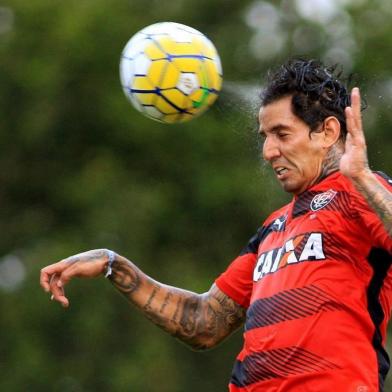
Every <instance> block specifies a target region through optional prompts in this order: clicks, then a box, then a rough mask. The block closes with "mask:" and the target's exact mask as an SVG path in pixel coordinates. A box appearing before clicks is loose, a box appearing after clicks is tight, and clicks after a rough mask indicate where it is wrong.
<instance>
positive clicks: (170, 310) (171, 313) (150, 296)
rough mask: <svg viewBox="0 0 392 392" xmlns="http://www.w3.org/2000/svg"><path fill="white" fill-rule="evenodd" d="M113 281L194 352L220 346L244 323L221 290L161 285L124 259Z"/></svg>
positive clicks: (116, 266) (119, 260)
mask: <svg viewBox="0 0 392 392" xmlns="http://www.w3.org/2000/svg"><path fill="white" fill-rule="evenodd" d="M109 279H110V280H111V282H112V283H113V285H114V286H115V287H116V288H117V289H118V290H119V291H120V292H121V293H122V294H123V295H124V296H125V297H126V299H127V300H128V301H129V302H131V303H132V304H133V305H135V306H136V307H137V308H138V309H139V310H140V311H142V313H143V314H144V315H145V316H146V317H147V318H148V319H150V320H151V321H152V322H153V323H154V324H156V325H158V326H159V327H161V328H162V329H164V330H165V331H166V332H168V333H169V334H171V335H173V336H175V337H177V338H178V339H180V340H182V341H183V342H185V343H187V344H188V345H190V346H191V347H192V348H194V349H205V348H209V347H212V346H214V345H216V344H217V343H219V342H220V341H221V340H222V339H224V337H226V336H227V335H228V334H229V333H230V332H232V331H233V330H234V329H236V328H237V327H238V326H239V325H240V323H241V322H240V321H239V319H238V317H237V316H238V312H239V309H238V307H237V306H235V305H234V304H232V303H230V301H228V300H227V297H225V296H224V295H221V294H222V293H220V292H219V290H217V289H216V290H212V294H211V293H205V294H196V293H193V292H190V291H187V290H182V289H178V288H175V287H171V286H167V285H164V284H161V283H159V282H156V281H154V280H153V279H151V278H150V277H148V276H147V275H146V274H144V273H143V272H142V271H141V270H140V269H138V268H137V267H136V266H135V265H134V264H133V263H131V262H130V261H129V260H127V259H125V258H123V257H121V256H118V255H117V256H116V260H115V262H114V263H113V266H112V274H111V276H110V277H109ZM240 313H241V316H240V319H242V317H243V314H242V311H241V310H240Z"/></svg>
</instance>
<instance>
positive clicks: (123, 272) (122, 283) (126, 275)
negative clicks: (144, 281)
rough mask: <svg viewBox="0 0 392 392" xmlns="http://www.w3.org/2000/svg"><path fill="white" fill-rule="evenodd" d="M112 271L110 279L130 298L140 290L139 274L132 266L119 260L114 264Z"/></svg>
mask: <svg viewBox="0 0 392 392" xmlns="http://www.w3.org/2000/svg"><path fill="white" fill-rule="evenodd" d="M112 271H113V272H112V274H111V275H110V276H109V279H110V280H111V282H112V283H113V284H114V285H115V286H116V287H117V289H118V290H119V291H121V292H122V293H123V294H124V295H126V296H129V295H131V294H132V293H133V292H134V291H136V290H137V289H138V288H139V286H140V277H139V274H138V272H137V271H136V270H135V269H134V268H132V266H131V265H128V264H127V263H125V262H123V261H120V260H117V261H116V262H115V263H113V266H112Z"/></svg>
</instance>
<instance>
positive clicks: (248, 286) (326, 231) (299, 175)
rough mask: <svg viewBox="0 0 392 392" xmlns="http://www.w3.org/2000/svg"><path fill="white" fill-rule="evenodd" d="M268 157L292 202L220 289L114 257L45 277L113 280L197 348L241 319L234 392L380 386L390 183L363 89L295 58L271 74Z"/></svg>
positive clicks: (67, 266)
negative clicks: (376, 156)
mask: <svg viewBox="0 0 392 392" xmlns="http://www.w3.org/2000/svg"><path fill="white" fill-rule="evenodd" d="M259 123H260V135H261V136H262V138H263V139H264V144H263V158H264V159H265V160H266V161H267V162H269V163H270V164H271V166H272V169H273V171H274V172H275V175H276V177H277V179H278V181H279V182H280V183H281V185H282V187H283V189H284V190H285V191H287V192H289V193H292V194H293V195H294V198H293V200H292V202H291V203H289V204H288V205H286V206H284V207H282V208H281V209H279V210H278V211H275V212H274V213H272V214H271V215H270V217H269V218H268V219H267V220H266V221H265V223H264V224H263V226H262V227H261V228H260V229H259V230H258V232H257V233H256V235H255V236H254V237H252V239H251V240H250V242H249V244H248V246H247V247H246V248H245V249H244V250H243V251H242V252H241V254H240V256H239V257H237V258H236V259H235V260H234V261H233V262H232V264H231V265H230V266H229V267H228V269H227V270H226V272H224V273H223V274H222V275H221V276H220V277H218V279H216V281H215V283H214V284H213V285H212V287H211V288H210V290H209V291H208V292H206V293H204V294H196V293H192V292H189V291H186V290H182V289H179V288H174V287H170V286H166V285H164V284H161V283H158V282H156V281H154V280H152V279H151V278H150V277H148V276H146V275H145V274H144V273H143V272H142V271H141V270H140V269H138V268H137V267H136V266H135V265H134V264H133V263H132V262H130V261H129V260H127V259H125V258H124V257H122V256H120V255H117V254H115V253H114V252H112V251H108V250H105V249H102V250H92V251H89V252H85V253H81V254H78V255H76V256H72V257H70V258H67V259H65V260H62V261H60V262H58V263H56V264H52V265H50V266H48V267H46V268H44V269H43V270H42V272H41V285H42V287H43V288H44V290H45V291H47V292H51V293H52V298H53V299H55V300H56V301H58V302H60V303H61V304H62V305H63V306H65V307H67V306H68V304H69V302H68V299H67V297H66V296H65V293H64V286H65V285H66V284H67V283H68V282H69V280H70V279H72V278H74V277H97V276H101V275H103V274H106V276H107V277H108V278H109V280H110V281H111V282H112V283H113V285H114V286H115V287H116V288H117V289H118V290H119V291H121V292H122V293H123V294H124V295H125V297H126V298H127V299H128V300H129V301H130V302H131V303H132V304H134V305H135V306H136V307H137V308H139V309H140V310H141V311H142V312H143V313H144V314H145V315H146V316H147V317H148V318H149V319H150V320H152V321H153V322H154V323H155V324H157V325H159V326H160V327H162V328H163V329H164V330H166V331H167V332H169V333H170V334H172V335H173V336H175V337H177V338H179V339H181V340H182V341H184V342H186V343H188V344H189V345H190V346H191V347H193V348H195V349H206V348H210V347H213V346H215V345H216V344H218V343H219V342H220V341H222V340H223V339H224V338H226V337H227V336H228V335H229V334H231V333H232V332H233V331H234V330H236V329H237V328H238V327H239V326H240V325H241V324H243V323H245V333H244V347H243V350H242V351H241V352H240V354H239V355H238V357H237V360H236V362H235V365H234V369H233V374H232V378H231V380H230V390H231V391H284V392H288V391H289V392H294V391H295V392H296V391H312V392H316V391H330V390H331V388H333V389H334V390H335V391H342V392H343V391H344V392H348V391H369V392H370V391H381V390H383V383H384V379H385V376H386V373H387V371H388V368H389V359H388V356H387V353H386V352H385V350H384V343H385V335H386V324H387V321H388V318H389V313H390V310H391V304H392V272H391V271H390V268H389V267H390V265H391V261H392V180H391V179H388V178H387V177H386V176H385V175H384V174H378V173H373V172H372V171H370V169H369V167H368V163H367V154H366V144H365V138H364V134H363V130H362V122H361V100H360V94H359V90H358V89H357V88H354V89H353V91H352V93H351V97H350V95H349V94H348V92H347V90H346V88H345V87H344V85H343V84H342V83H341V82H340V81H338V80H337V79H336V77H335V76H334V75H333V72H332V71H331V70H330V69H326V68H324V66H323V65H322V64H320V63H318V62H316V61H305V60H293V61H290V62H288V63H287V64H285V65H283V66H282V67H280V68H279V69H278V70H277V71H276V72H275V73H273V74H272V75H271V76H270V79H269V82H268V84H267V86H266V88H265V90H264V93H263V95H262V106H261V110H260V113H259Z"/></svg>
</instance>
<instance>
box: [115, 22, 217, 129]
mask: <svg viewBox="0 0 392 392" xmlns="http://www.w3.org/2000/svg"><path fill="white" fill-rule="evenodd" d="M120 79H121V84H122V87H123V90H124V92H125V95H126V97H127V98H128V99H129V100H130V102H131V103H132V105H133V106H134V107H135V108H136V109H137V110H139V111H140V112H141V113H143V114H144V115H146V116H147V117H150V118H152V119H154V120H157V121H160V122H164V123H175V122H183V121H188V120H191V119H192V118H195V117H196V116H198V115H200V114H201V113H203V112H204V111H205V110H206V109H207V108H208V107H209V106H211V105H212V104H213V103H214V101H215V100H216V98H217V97H218V93H219V91H220V88H221V86H222V66H221V62H220V59H219V55H218V52H217V50H216V49H215V47H214V45H213V44H212V42H211V41H210V40H209V39H208V38H207V37H206V36H205V35H204V34H202V33H201V32H199V31H197V30H195V29H193V28H191V27H188V26H185V25H183V24H179V23H173V22H162V23H156V24H153V25H151V26H148V27H145V28H144V29H143V30H141V31H139V32H138V33H136V34H135V35H134V36H133V37H132V38H131V39H130V40H129V41H128V43H127V44H126V45H125V48H124V50H123V52H122V55H121V61H120Z"/></svg>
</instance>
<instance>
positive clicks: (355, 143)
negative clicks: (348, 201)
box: [340, 87, 370, 180]
mask: <svg viewBox="0 0 392 392" xmlns="http://www.w3.org/2000/svg"><path fill="white" fill-rule="evenodd" d="M345 115H346V124H347V137H346V145H345V151H344V154H343V155H342V158H341V160H340V171H341V173H342V174H344V175H345V176H346V177H349V178H351V179H353V180H355V179H357V178H359V177H360V176H361V175H363V174H366V173H369V172H370V170H369V165H368V158H367V151H366V140H365V135H364V132H363V128H362V117H361V96H360V93H359V89H358V88H357V87H355V88H353V90H352V92H351V106H347V107H346V109H345Z"/></svg>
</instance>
